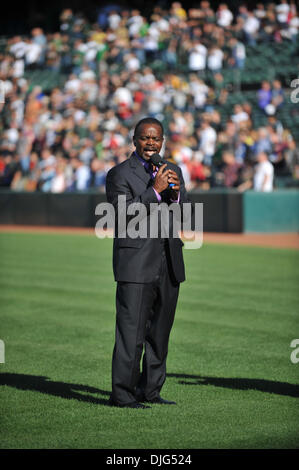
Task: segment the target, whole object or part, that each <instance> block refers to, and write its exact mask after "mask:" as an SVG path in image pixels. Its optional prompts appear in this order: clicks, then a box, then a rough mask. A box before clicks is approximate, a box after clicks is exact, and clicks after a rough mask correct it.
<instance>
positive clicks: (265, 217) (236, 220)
mask: <svg viewBox="0 0 299 470" xmlns="http://www.w3.org/2000/svg"><path fill="white" fill-rule="evenodd" d="M189 198H190V200H191V201H193V202H202V203H203V204H204V206H203V208H204V212H203V220H204V231H205V232H220V233H222V232H228V233H241V232H297V231H299V192H298V191H296V190H277V191H274V192H272V193H256V192H254V191H248V192H246V193H239V192H238V191H234V190H211V191H206V192H190V193H189ZM100 202H106V196H105V194H101V193H90V192H88V193H87V192H86V193H82V192H80V193H61V194H53V193H41V192H32V193H28V192H13V191H9V190H2V191H0V224H2V225H4V224H5V225H7V224H9V225H11V224H12V225H13V224H16V225H44V226H52V227H53V226H64V227H95V224H96V222H97V220H99V216H97V215H95V208H96V206H97V204H99V203H100Z"/></svg>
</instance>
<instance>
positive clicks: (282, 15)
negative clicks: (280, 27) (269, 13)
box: [275, 0, 290, 24]
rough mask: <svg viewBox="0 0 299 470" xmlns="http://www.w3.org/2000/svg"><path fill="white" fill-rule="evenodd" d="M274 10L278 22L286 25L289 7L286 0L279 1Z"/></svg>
mask: <svg viewBox="0 0 299 470" xmlns="http://www.w3.org/2000/svg"><path fill="white" fill-rule="evenodd" d="M275 10H276V14H277V20H278V22H279V23H281V24H286V23H287V21H288V14H289V11H290V5H289V4H288V2H287V0H281V3H280V4H279V5H276V7H275Z"/></svg>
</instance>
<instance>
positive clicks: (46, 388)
mask: <svg viewBox="0 0 299 470" xmlns="http://www.w3.org/2000/svg"><path fill="white" fill-rule="evenodd" d="M0 244H1V271H0V274H1V278H0V280H1V329H0V338H1V339H2V340H4V342H5V364H0V372H1V373H0V384H1V385H3V386H1V387H0V390H1V391H0V393H1V400H0V403H1V405H0V413H1V439H0V442H1V444H0V446H1V448H3V449H5V448H48V449H53V448H64V449H66V448H69V449H75V448H104V449H121V448H135V449H140V448H145V449H154V448H156V449H163V448H164V449H165V448H168V449H203V448H210V449H215V448H228V449H236V448H298V447H299V406H298V397H299V363H298V364H293V363H292V362H291V360H290V355H291V352H292V349H291V348H290V343H291V341H292V340H293V339H294V338H298V337H299V316H298V300H299V294H298V279H299V263H298V261H299V256H298V252H296V251H292V250H283V249H270V248H269V249H268V248H267V249H266V248H259V247H244V246H243V247H241V246H225V245H208V244H206V245H204V246H203V247H202V248H201V249H200V250H194V251H193V250H185V252H184V256H185V262H186V273H187V281H186V282H185V283H184V284H182V286H181V292H180V298H179V304H178V308H177V314H176V320H175V323H174V327H173V330H172V334H171V339H170V346H169V355H168V363H167V364H168V369H167V372H168V378H167V381H166V383H165V385H164V388H163V390H162V392H163V393H162V396H163V397H165V398H167V399H170V400H175V401H177V403H178V404H177V406H170V407H167V406H164V407H163V406H162V407H161V406H159V405H154V406H152V408H151V409H147V410H128V409H118V408H111V407H109V406H107V400H108V398H109V394H110V391H111V383H110V373H111V354H112V349H113V343H114V322H115V307H114V305H115V304H114V295H115V284H114V281H113V276H112V262H111V256H112V243H111V240H110V239H105V240H99V239H97V238H96V237H93V236H88V235H86V236H84V235H82V236H81V235H62V234H60V235H56V234H29V233H27V234H20V233H18V234H10V233H7V234H3V233H2V234H1V235H0Z"/></svg>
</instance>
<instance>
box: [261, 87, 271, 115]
mask: <svg viewBox="0 0 299 470" xmlns="http://www.w3.org/2000/svg"><path fill="white" fill-rule="evenodd" d="M271 100H272V91H271V85H270V83H269V82H268V81H267V80H264V81H263V82H262V86H261V88H260V89H259V91H258V105H259V107H260V108H261V109H262V110H263V111H265V112H266V107H267V106H268V105H269V104H270V103H271Z"/></svg>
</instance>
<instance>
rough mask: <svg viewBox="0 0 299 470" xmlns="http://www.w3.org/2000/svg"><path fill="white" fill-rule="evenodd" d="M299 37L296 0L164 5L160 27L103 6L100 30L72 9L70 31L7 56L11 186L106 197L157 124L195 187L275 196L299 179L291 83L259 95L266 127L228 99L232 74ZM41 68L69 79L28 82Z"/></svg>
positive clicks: (5, 109)
mask: <svg viewBox="0 0 299 470" xmlns="http://www.w3.org/2000/svg"><path fill="white" fill-rule="evenodd" d="M298 28H299V18H298V16H297V9H296V5H295V3H292V2H291V3H288V2H287V1H286V0H281V3H280V4H274V3H269V4H267V5H264V4H263V3H259V4H257V5H256V7H255V9H253V10H252V11H251V10H249V9H248V8H247V6H246V4H242V5H240V6H239V7H238V9H237V11H236V12H235V13H234V14H233V12H232V11H230V10H229V8H228V7H227V5H225V4H220V5H219V7H218V8H217V9H216V11H215V10H214V9H213V8H212V6H211V4H210V2H209V1H201V2H200V4H199V7H198V8H191V9H189V10H188V11H187V10H185V9H184V8H183V7H182V5H181V4H180V3H179V2H174V3H172V4H171V7H170V8H169V9H168V10H164V9H162V8H161V7H158V6H156V7H153V12H152V15H151V16H150V18H145V17H144V16H143V15H142V13H141V12H140V11H138V10H129V9H128V10H125V9H121V8H116V7H114V9H113V10H109V9H106V10H105V9H103V10H102V11H101V14H99V17H98V18H97V21H96V22H95V23H90V22H88V21H87V19H86V18H85V17H84V16H83V15H82V14H75V13H74V12H73V11H72V10H71V9H65V10H64V11H63V12H62V13H61V16H60V30H59V31H58V32H54V33H47V34H46V33H44V31H43V30H42V29H41V28H40V27H36V28H34V29H33V30H32V32H31V36H30V37H20V36H14V37H12V38H10V39H8V40H7V42H6V45H5V49H4V50H3V51H2V53H1V55H0V80H1V81H2V85H3V90H2V91H4V94H5V102H4V103H2V104H1V103H0V110H1V115H0V132H1V137H0V187H2V188H11V189H13V190H26V191H35V190H40V191H46V192H48V191H50V192H64V191H74V190H78V191H86V190H94V189H95V190H98V191H104V188H105V178H106V174H107V172H108V171H109V169H110V168H111V167H112V166H114V165H115V164H117V163H119V162H121V161H123V160H124V159H126V158H128V156H129V155H130V153H131V152H132V150H133V147H132V130H133V128H134V125H135V124H136V123H137V121H138V120H139V119H141V118H143V117H145V116H152V117H155V118H158V119H160V120H161V121H162V122H163V123H164V124H165V131H166V140H165V145H164V148H163V153H164V155H165V158H168V159H171V160H173V161H175V162H176V163H177V164H178V165H180V167H181V169H182V171H183V174H184V177H185V181H186V186H187V189H188V190H192V189H193V188H196V187H199V188H201V189H209V188H211V187H234V188H238V189H239V190H240V191H243V190H246V189H249V188H254V189H256V190H265V191H271V190H272V188H273V177H274V175H275V174H282V175H283V174H290V175H293V176H294V177H296V178H298V179H299V173H298V168H299V155H298V149H297V147H296V143H295V141H294V139H293V137H292V135H291V133H290V131H289V130H288V129H285V128H284V126H283V125H282V123H281V122H280V120H279V118H278V116H277V111H278V110H279V109H280V108H281V107H283V106H284V104H285V93H284V90H283V87H282V84H281V81H280V80H278V79H274V80H273V81H272V82H270V81H267V80H264V81H263V82H262V83H261V86H260V90H258V92H257V95H256V100H257V104H258V106H259V108H260V112H261V113H263V114H264V116H266V118H267V123H266V124H265V126H264V127H259V128H256V127H255V126H254V120H253V116H252V106H251V105H250V103H240V104H236V105H235V106H234V107H233V109H232V110H231V115H230V117H229V119H228V120H227V121H226V122H225V123H223V121H222V120H221V112H220V108H221V106H222V105H223V104H225V102H226V100H227V95H228V91H227V89H226V87H225V86H224V83H223V75H222V70H223V68H231V69H243V68H244V66H245V63H246V49H247V47H248V46H254V45H255V44H256V43H257V42H261V41H262V42H265V43H269V47H271V43H272V42H281V41H290V42H295V41H296V40H297V38H298ZM157 62H158V63H159V62H160V63H163V64H164V67H165V69H164V72H163V74H162V75H161V73H160V74H159V73H156V72H155V68H154V67H153V64H155V63H157ZM182 64H183V65H185V66H186V68H187V75H186V74H183V73H180V72H179V66H180V65H182ZM30 70H31V71H34V70H36V71H39V70H48V71H49V73H52V72H57V73H58V72H59V73H61V74H66V75H67V79H66V81H65V83H64V85H63V86H62V87H59V88H58V87H54V88H53V89H51V90H46V91H45V90H43V89H42V88H41V87H40V86H32V85H31V83H30V80H28V79H26V78H25V75H24V74H25V72H26V71H30ZM206 71H209V73H210V74H211V77H212V79H211V80H212V81H211V82H210V83H208V82H207V81H206V80H205V77H206V75H205V72H206ZM261 175H262V176H261Z"/></svg>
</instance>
